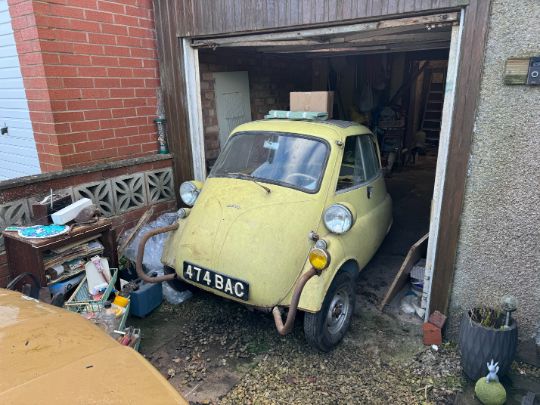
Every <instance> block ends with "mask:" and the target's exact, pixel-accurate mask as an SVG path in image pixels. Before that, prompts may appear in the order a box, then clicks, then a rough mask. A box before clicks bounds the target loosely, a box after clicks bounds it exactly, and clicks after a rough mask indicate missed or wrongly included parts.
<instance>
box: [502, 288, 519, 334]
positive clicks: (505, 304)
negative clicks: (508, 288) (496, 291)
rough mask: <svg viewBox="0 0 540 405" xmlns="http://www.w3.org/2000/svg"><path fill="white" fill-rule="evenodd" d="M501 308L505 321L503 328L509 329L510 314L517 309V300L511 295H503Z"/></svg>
mask: <svg viewBox="0 0 540 405" xmlns="http://www.w3.org/2000/svg"><path fill="white" fill-rule="evenodd" d="M501 307H502V309H503V311H505V312H506V320H505V322H504V326H503V327H504V328H509V327H510V320H511V319H512V312H514V311H515V310H516V309H517V299H516V297H514V296H512V295H505V296H504V297H503V298H502V300H501Z"/></svg>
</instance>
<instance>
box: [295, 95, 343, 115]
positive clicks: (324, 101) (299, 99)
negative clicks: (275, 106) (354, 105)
mask: <svg viewBox="0 0 540 405" xmlns="http://www.w3.org/2000/svg"><path fill="white" fill-rule="evenodd" d="M290 104H291V111H312V112H326V113H328V118H332V112H333V107H334V92H333V91H304V92H300V91H293V92H291V94H290Z"/></svg>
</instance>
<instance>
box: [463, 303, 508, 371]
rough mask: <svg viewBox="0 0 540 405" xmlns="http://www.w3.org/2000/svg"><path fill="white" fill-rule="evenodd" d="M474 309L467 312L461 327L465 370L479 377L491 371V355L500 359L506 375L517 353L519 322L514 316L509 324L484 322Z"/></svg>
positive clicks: (500, 367) (500, 365)
mask: <svg viewBox="0 0 540 405" xmlns="http://www.w3.org/2000/svg"><path fill="white" fill-rule="evenodd" d="M471 314H472V311H468V312H466V313H465V314H464V315H463V319H462V320H461V327H460V331H459V348H460V350H461V366H462V367H463V371H464V372H465V374H466V375H467V376H468V377H469V378H470V379H472V380H474V381H476V380H478V379H479V378H480V377H485V376H486V375H487V373H488V369H487V367H486V363H489V362H490V361H491V359H493V360H494V361H495V362H498V363H499V372H498V375H499V377H502V376H503V375H505V374H506V373H507V372H508V370H510V366H511V365H512V361H514V356H515V354H516V347H517V343H518V330H517V324H516V322H515V321H514V320H513V319H512V321H511V323H510V326H509V327H508V328H491V327H485V326H482V325H481V324H480V323H478V322H475V321H474V320H473V319H471Z"/></svg>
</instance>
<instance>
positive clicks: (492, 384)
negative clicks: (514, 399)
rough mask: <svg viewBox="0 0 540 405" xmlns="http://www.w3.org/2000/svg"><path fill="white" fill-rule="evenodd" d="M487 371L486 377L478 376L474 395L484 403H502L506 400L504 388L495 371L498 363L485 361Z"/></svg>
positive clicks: (494, 404)
mask: <svg viewBox="0 0 540 405" xmlns="http://www.w3.org/2000/svg"><path fill="white" fill-rule="evenodd" d="M486 365H487V368H488V370H489V373H488V375H487V376H486V377H482V378H480V379H479V380H478V381H477V383H476V385H475V386H474V392H475V394H476V397H477V398H478V399H479V400H480V402H482V403H483V404H484V405H503V404H504V403H505V402H506V390H505V389H504V387H503V385H502V384H501V383H500V382H499V377H497V372H498V371H499V363H498V362H497V363H494V362H493V359H492V360H491V363H486Z"/></svg>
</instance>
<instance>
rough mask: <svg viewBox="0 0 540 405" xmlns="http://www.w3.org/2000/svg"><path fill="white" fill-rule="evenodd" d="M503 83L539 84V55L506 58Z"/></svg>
mask: <svg viewBox="0 0 540 405" xmlns="http://www.w3.org/2000/svg"><path fill="white" fill-rule="evenodd" d="M504 83H505V84H526V85H530V86H534V85H540V56H534V57H531V58H511V59H507V60H506V66H505V69H504Z"/></svg>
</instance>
